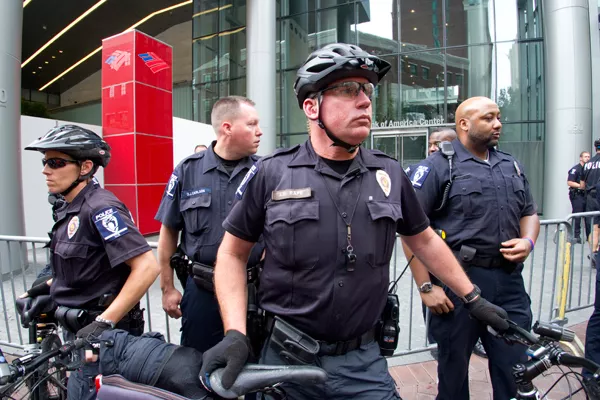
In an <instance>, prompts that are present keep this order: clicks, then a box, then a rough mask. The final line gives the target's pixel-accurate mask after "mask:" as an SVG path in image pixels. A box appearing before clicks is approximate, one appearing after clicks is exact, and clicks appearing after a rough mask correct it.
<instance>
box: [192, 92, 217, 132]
mask: <svg viewBox="0 0 600 400" xmlns="http://www.w3.org/2000/svg"><path fill="white" fill-rule="evenodd" d="M193 96H194V97H193V107H194V110H193V111H194V121H199V122H204V123H205V124H210V113H211V111H212V106H213V104H215V102H216V101H217V99H218V98H219V92H218V85H217V84H215V83H207V84H205V85H199V86H196V87H194V90H193Z"/></svg>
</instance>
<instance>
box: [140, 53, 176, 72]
mask: <svg viewBox="0 0 600 400" xmlns="http://www.w3.org/2000/svg"><path fill="white" fill-rule="evenodd" d="M138 56H139V57H140V58H141V59H142V60H144V63H145V64H146V66H147V67H148V68H150V71H152V73H154V74H156V73H157V72H159V71H162V70H163V69H168V68H169V64H167V63H166V62H164V61H163V60H162V59H161V58H160V57H159V56H157V55H156V53H153V52H151V51H149V52H147V53H142V54H138Z"/></svg>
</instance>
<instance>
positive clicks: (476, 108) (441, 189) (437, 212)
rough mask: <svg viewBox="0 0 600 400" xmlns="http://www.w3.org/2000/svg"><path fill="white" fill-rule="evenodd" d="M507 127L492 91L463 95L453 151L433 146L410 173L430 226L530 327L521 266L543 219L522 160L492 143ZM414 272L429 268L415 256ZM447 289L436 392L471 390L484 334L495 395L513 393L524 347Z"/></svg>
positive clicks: (461, 395) (436, 320)
mask: <svg viewBox="0 0 600 400" xmlns="http://www.w3.org/2000/svg"><path fill="white" fill-rule="evenodd" d="M501 129H502V124H501V122H500V110H499V108H498V106H497V105H496V103H494V102H493V101H492V100H490V99H488V98H486V97H473V98H470V99H467V100H465V101H464V102H463V103H462V104H461V105H460V106H459V107H458V108H457V110H456V132H457V134H458V139H457V140H454V141H453V142H451V147H452V152H454V155H444V154H442V152H437V153H435V154H433V155H432V156H431V157H429V158H427V159H426V160H425V161H423V162H422V163H421V164H420V165H419V166H418V167H417V169H416V170H415V172H414V173H413V175H412V177H411V180H412V184H413V186H414V188H415V191H416V194H417V197H418V199H419V202H420V203H421V205H422V206H423V210H424V211H425V213H426V214H427V215H428V216H429V217H430V219H431V226H432V227H433V228H436V229H441V230H443V231H445V232H446V243H447V244H448V246H449V247H450V248H451V249H452V251H453V252H454V253H455V255H456V256H457V257H458V259H459V260H460V261H461V263H462V265H463V267H464V269H465V270H466V272H467V274H468V276H469V278H471V280H472V281H473V282H474V283H475V284H476V285H478V286H479V287H480V288H481V293H482V294H483V295H484V296H486V297H487V298H489V299H490V300H491V301H493V302H494V303H495V304H498V305H500V306H501V307H502V308H504V309H505V310H506V312H507V313H508V316H509V317H510V319H511V320H513V321H514V322H516V323H517V324H518V325H519V326H521V327H522V328H525V329H527V330H529V329H530V326H531V318H532V317H531V310H530V304H531V302H530V299H529V296H528V295H527V292H526V291H525V286H524V284H523V277H522V275H521V272H522V270H523V261H524V260H525V258H526V257H527V256H528V255H529V253H530V252H531V250H533V246H534V243H535V241H536V239H537V236H538V233H539V226H540V224H539V218H538V216H537V209H536V205H535V203H534V202H533V199H532V196H531V191H530V190H529V183H528V182H527V178H526V177H525V175H524V173H523V167H522V166H521V165H520V164H519V162H518V161H517V160H515V159H514V158H513V157H512V156H510V155H509V154H506V153H503V152H501V151H498V150H495V149H494V146H496V145H497V144H498V140H499V138H500V132H501ZM447 153H450V151H449V152H447ZM450 161H452V162H450ZM409 247H412V246H410V244H409ZM417 269H420V271H417ZM413 273H414V277H415V280H416V281H417V284H419V279H423V278H422V277H421V276H423V275H425V274H426V271H425V269H424V268H423V267H422V266H420V265H419V263H418V262H417V263H415V264H414V265H413ZM445 294H446V296H447V298H449V299H450V300H451V303H452V306H453V307H447V306H446V307H445V308H444V309H443V310H442V311H443V312H444V313H434V315H433V316H432V317H431V325H430V328H431V333H432V334H433V336H434V338H435V339H436V341H437V344H438V350H439V359H438V376H439V383H438V396H437V399H438V400H462V399H468V398H469V379H468V369H469V359H470V355H471V351H472V349H473V346H474V345H475V343H476V342H477V339H478V338H481V340H482V343H483V346H484V348H485V350H486V352H487V355H488V357H489V368H490V375H491V379H492V386H493V389H494V399H496V400H502V399H510V398H513V397H514V396H515V395H516V390H517V388H516V384H515V381H514V378H513V376H512V367H513V366H514V365H515V364H516V363H518V362H524V361H525V360H527V356H526V355H525V349H524V348H523V346H521V345H509V344H507V343H505V342H504V341H503V340H502V339H498V338H496V337H494V336H492V335H491V334H490V333H489V332H488V331H487V329H486V327H485V325H483V324H481V323H480V322H478V321H475V320H473V319H471V318H469V316H468V310H466V309H465V308H464V305H463V302H462V301H460V299H459V297H460V294H458V295H457V294H456V293H455V292H454V293H453V291H450V290H448V289H447V288H446V289H445ZM450 308H453V310H450Z"/></svg>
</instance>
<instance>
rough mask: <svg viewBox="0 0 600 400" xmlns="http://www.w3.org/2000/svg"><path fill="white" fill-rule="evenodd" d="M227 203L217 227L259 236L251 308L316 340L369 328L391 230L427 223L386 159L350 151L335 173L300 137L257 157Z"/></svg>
mask: <svg viewBox="0 0 600 400" xmlns="http://www.w3.org/2000/svg"><path fill="white" fill-rule="evenodd" d="M236 197H237V198H238V199H239V201H238V202H236V205H235V206H234V208H233V210H232V211H231V213H230V214H229V216H228V217H227V219H226V220H225V222H224V223H223V226H224V227H225V229H226V230H227V231H228V232H230V233H231V234H233V235H235V236H237V237H239V238H241V239H243V240H247V241H250V242H255V241H256V240H257V239H258V237H259V236H260V235H261V234H262V235H263V236H264V240H265V245H266V249H267V250H266V258H265V261H264V267H263V271H262V273H261V276H260V285H259V303H260V306H261V308H262V309H264V310H266V311H267V312H270V313H272V314H275V315H278V316H281V317H282V318H284V319H285V320H286V321H288V322H289V323H291V324H293V325H294V326H296V327H297V328H298V329H301V330H303V331H304V332H306V333H307V334H309V335H311V336H313V337H314V338H315V339H318V340H326V341H337V340H348V339H352V338H355V337H357V336H359V335H361V334H363V333H365V332H367V331H368V330H369V329H371V328H372V327H373V326H374V325H375V324H376V322H377V320H378V319H379V317H380V316H381V313H382V311H383V307H384V305H385V302H386V293H387V289H388V285H389V264H390V257H391V255H392V250H393V248H394V245H395V242H396V240H395V235H396V232H398V233H400V234H402V235H409V236H410V235H415V234H417V233H420V232H422V231H423V230H425V229H426V228H427V227H428V226H429V220H428V219H427V217H426V216H425V214H424V213H423V210H422V209H421V207H420V206H419V204H418V202H417V199H416V197H415V194H414V190H413V189H412V188H411V186H410V181H409V180H408V177H407V176H406V174H405V173H404V171H403V170H402V167H401V166H400V164H399V163H398V162H397V161H396V160H394V159H393V158H390V157H389V156H387V155H386V154H384V153H382V152H379V151H371V150H365V149H363V148H360V149H359V152H358V155H357V156H356V157H355V158H354V160H353V161H352V164H351V165H350V167H349V169H348V171H347V172H346V174H345V175H343V176H342V175H340V174H338V173H336V172H335V171H334V170H333V169H331V167H329V166H328V165H327V163H326V162H325V161H324V160H323V159H322V158H320V157H319V156H318V155H317V154H316V153H315V151H314V149H313V147H312V145H311V143H310V140H309V141H307V142H305V143H304V144H302V145H297V146H295V147H293V148H291V149H281V150H278V151H276V152H275V153H274V154H272V155H271V156H267V157H264V158H263V159H261V160H260V161H259V162H258V163H257V164H256V165H255V166H253V167H252V169H251V170H250V171H249V173H248V174H247V175H246V177H245V178H244V181H243V182H242V185H241V186H240V188H239V189H238V191H237V192H236ZM336 205H337V206H336ZM347 225H350V226H351V239H350V242H351V244H352V246H353V248H354V249H353V252H354V254H355V255H356V257H357V259H356V262H355V263H354V264H352V268H354V270H353V271H349V270H348V269H349V267H348V266H349V265H350V264H348V263H347V246H348V238H347V233H348V229H347Z"/></svg>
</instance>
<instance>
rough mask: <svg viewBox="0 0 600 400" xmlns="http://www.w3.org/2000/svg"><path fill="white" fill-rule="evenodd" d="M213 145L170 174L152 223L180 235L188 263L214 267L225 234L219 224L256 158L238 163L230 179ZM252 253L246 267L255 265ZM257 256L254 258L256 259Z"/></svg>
mask: <svg viewBox="0 0 600 400" xmlns="http://www.w3.org/2000/svg"><path fill="white" fill-rule="evenodd" d="M215 143H216V142H213V143H212V144H211V145H210V146H208V149H207V150H206V151H203V152H200V153H196V154H193V155H191V156H189V157H187V158H186V159H184V160H183V161H182V162H181V163H179V165H178V166H177V167H176V168H175V170H174V171H173V174H172V175H171V179H170V180H169V183H168V184H167V187H166V188H165V192H164V194H163V198H162V200H161V202H160V207H159V209H158V212H157V213H156V217H155V219H157V220H158V221H160V222H161V223H162V224H163V225H165V226H167V227H169V228H172V229H175V230H178V231H183V232H182V234H181V248H182V250H183V252H184V253H185V254H186V255H187V256H188V257H190V258H191V259H192V260H194V261H197V262H199V263H202V264H206V265H210V266H212V265H214V263H215V260H216V258H217V250H218V249H219V245H220V244H221V240H222V239H223V235H224V234H225V230H224V229H223V227H222V223H223V220H224V219H225V217H226V216H227V214H229V211H230V210H231V208H232V207H233V201H234V199H235V191H236V189H237V187H238V186H239V185H240V182H241V181H242V179H243V178H244V175H246V172H248V170H249V169H250V168H251V167H252V165H253V164H254V162H255V161H257V160H258V156H254V155H253V156H250V157H246V158H243V159H242V160H240V161H239V163H238V165H237V166H236V167H235V169H234V170H233V172H232V174H231V176H229V174H228V173H227V170H226V169H225V167H224V166H223V165H222V164H221V163H220V161H219V160H218V158H217V156H216V155H215V152H214V149H213V146H214V144H215ZM260 250H261V249H258V248H257V246H255V249H253V256H252V257H251V260H250V261H249V265H254V264H256V263H258V261H259V259H257V258H256V257H260ZM256 253H258V256H257V255H256Z"/></svg>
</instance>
